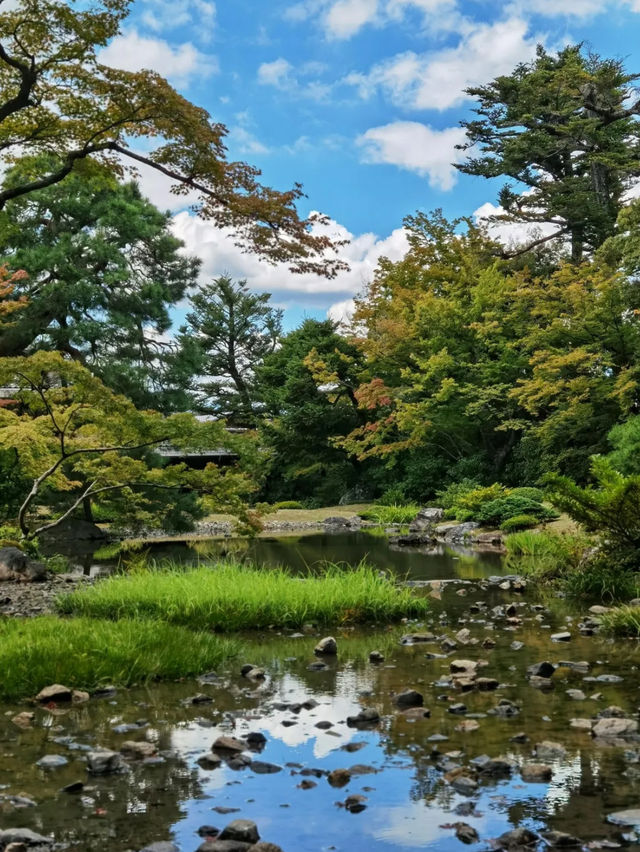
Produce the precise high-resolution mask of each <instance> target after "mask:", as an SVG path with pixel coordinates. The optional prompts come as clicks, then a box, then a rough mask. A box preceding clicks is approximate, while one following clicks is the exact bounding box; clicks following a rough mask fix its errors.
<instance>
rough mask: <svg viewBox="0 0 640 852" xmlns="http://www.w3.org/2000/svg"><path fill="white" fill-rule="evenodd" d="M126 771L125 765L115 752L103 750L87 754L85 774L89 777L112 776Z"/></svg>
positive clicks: (119, 755)
mask: <svg viewBox="0 0 640 852" xmlns="http://www.w3.org/2000/svg"><path fill="white" fill-rule="evenodd" d="M126 770H127V764H126V763H125V762H124V760H123V759H122V755H121V754H120V753H119V752H117V751H109V750H107V749H103V750H101V751H90V752H89V753H88V754H87V772H88V773H89V774H90V775H113V774H116V773H119V772H126Z"/></svg>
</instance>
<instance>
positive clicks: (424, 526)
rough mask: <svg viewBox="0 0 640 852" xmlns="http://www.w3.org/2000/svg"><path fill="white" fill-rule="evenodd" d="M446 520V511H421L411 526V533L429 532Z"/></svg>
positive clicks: (435, 509) (433, 509)
mask: <svg viewBox="0 0 640 852" xmlns="http://www.w3.org/2000/svg"><path fill="white" fill-rule="evenodd" d="M443 518H444V510H443V509H438V508H426V509H420V511H419V512H418V514H417V515H416V516H415V518H414V519H413V520H412V521H411V523H410V524H409V532H428V531H430V530H432V529H433V527H434V526H435V525H436V524H438V523H440V521H441V520H442V519H443Z"/></svg>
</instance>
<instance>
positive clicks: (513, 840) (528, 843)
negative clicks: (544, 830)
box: [496, 828, 538, 852]
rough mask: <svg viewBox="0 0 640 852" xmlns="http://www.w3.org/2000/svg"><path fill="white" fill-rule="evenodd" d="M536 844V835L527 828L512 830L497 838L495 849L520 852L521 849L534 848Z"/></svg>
mask: <svg viewBox="0 0 640 852" xmlns="http://www.w3.org/2000/svg"><path fill="white" fill-rule="evenodd" d="M537 842H538V835H537V834H534V833H533V832H532V831H529V829H528V828H514V829H513V830H512V831H505V833H504V834H501V835H500V837H498V839H497V844H496V848H498V849H504V850H505V852H521V850H523V849H527V848H530V849H533V848H535V846H536V844H537Z"/></svg>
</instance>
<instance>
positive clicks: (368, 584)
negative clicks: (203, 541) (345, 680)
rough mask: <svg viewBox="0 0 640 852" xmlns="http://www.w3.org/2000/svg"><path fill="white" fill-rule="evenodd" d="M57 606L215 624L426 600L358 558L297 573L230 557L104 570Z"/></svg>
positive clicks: (304, 618)
mask: <svg viewBox="0 0 640 852" xmlns="http://www.w3.org/2000/svg"><path fill="white" fill-rule="evenodd" d="M58 606H59V608H60V610H61V611H62V612H66V613H74V614H76V615H84V616H90V617H93V618H112V619H119V618H142V619H146V618H152V619H157V620H159V621H164V622H170V623H172V624H180V625H184V626H186V627H191V628H195V629H209V630H218V631H233V630H250V629H254V628H265V627H269V626H275V627H294V628H295V627H300V626H301V625H302V624H304V623H305V622H314V623H317V624H340V623H367V622H370V623H371V622H377V621H382V620H385V621H391V620H393V619H399V618H401V617H404V616H422V615H424V614H425V612H426V611H427V608H428V604H427V601H426V599H425V598H421V597H419V596H417V595H415V594H414V593H413V592H412V591H411V590H410V589H407V588H403V587H401V586H398V585H396V583H395V582H394V581H393V580H392V579H390V578H388V577H386V576H383V575H381V574H380V573H379V572H378V571H377V570H376V569H374V568H371V567H369V566H367V565H364V564H361V565H358V566H357V567H355V568H342V567H340V566H337V565H329V566H327V567H325V568H324V569H323V570H322V573H321V574H317V575H312V576H306V577H298V576H293V575H292V574H290V573H289V572H287V571H285V570H284V569H271V568H269V569H259V568H254V567H250V566H245V565H236V564H230V563H222V564H219V565H209V566H207V565H201V566H198V567H196V568H192V569H186V570H185V569H184V568H181V567H176V566H171V565H169V566H163V567H161V568H159V569H157V570H149V571H145V572H143V571H140V572H137V573H135V574H133V575H126V576H115V577H110V578H108V579H106V580H102V581H101V582H99V583H96V584H95V585H94V586H91V587H89V588H85V589H81V590H79V591H76V592H73V593H71V594H67V595H64V596H62V597H61V598H60V599H59V600H58Z"/></svg>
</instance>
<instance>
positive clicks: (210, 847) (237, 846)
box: [196, 838, 251, 852]
mask: <svg viewBox="0 0 640 852" xmlns="http://www.w3.org/2000/svg"><path fill="white" fill-rule="evenodd" d="M250 848H251V843H245V842H244V841H243V840H220V839H218V838H217V839H215V840H206V841H205V842H204V843H201V844H200V846H198V849H197V850H196V852H248V850H249V849H250Z"/></svg>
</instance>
